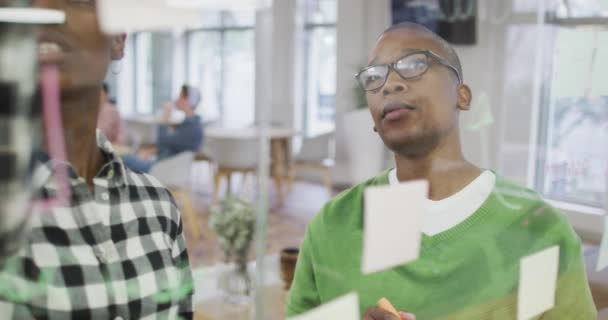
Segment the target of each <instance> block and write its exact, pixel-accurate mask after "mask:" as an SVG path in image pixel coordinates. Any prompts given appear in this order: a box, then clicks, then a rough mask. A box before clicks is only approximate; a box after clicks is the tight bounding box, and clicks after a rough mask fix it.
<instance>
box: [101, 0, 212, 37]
mask: <svg viewBox="0 0 608 320" xmlns="http://www.w3.org/2000/svg"><path fill="white" fill-rule="evenodd" d="M97 14H98V17H99V25H100V27H101V29H102V30H103V31H104V32H106V33H110V34H112V33H121V32H135V31H151V30H162V29H171V28H185V27H189V26H196V25H197V24H198V23H200V19H201V17H202V13H201V12H200V11H199V10H192V9H186V8H175V7H172V6H169V5H168V4H167V2H166V0H146V1H145V2H142V1H141V0H103V1H97Z"/></svg>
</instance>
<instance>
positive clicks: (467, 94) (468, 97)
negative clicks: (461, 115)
mask: <svg viewBox="0 0 608 320" xmlns="http://www.w3.org/2000/svg"><path fill="white" fill-rule="evenodd" d="M471 101H473V94H472V93H471V88H469V86H467V85H466V84H461V85H460V86H459V87H458V109H460V110H463V111H466V110H469V109H471Z"/></svg>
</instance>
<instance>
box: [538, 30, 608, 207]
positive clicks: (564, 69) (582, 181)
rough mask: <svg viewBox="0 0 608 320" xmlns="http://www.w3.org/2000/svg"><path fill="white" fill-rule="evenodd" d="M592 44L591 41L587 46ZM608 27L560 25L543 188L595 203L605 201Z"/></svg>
mask: <svg viewBox="0 0 608 320" xmlns="http://www.w3.org/2000/svg"><path fill="white" fill-rule="evenodd" d="M589 44H592V45H589ZM607 44H608V31H600V30H592V29H560V30H559V31H558V35H557V42H556V50H555V56H554V67H553V74H552V78H551V84H550V85H551V99H550V105H549V109H548V110H549V111H548V117H547V137H546V141H545V143H546V146H547V149H548V150H547V151H546V154H545V163H544V167H543V168H542V169H544V172H545V174H544V175H542V192H543V193H544V194H545V195H547V196H548V197H550V198H552V199H555V200H561V201H567V202H574V203H579V204H584V205H589V206H594V207H601V206H602V205H603V203H604V202H603V199H604V195H605V194H606V190H605V188H606V175H607V174H608V162H607V160H606V159H608V148H606V146H608V83H607V82H606V81H604V80H603V79H602V77H605V70H608V45H607Z"/></svg>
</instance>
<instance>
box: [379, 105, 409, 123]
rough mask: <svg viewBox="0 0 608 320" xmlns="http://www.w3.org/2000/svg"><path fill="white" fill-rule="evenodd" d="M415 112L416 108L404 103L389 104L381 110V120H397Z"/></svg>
mask: <svg viewBox="0 0 608 320" xmlns="http://www.w3.org/2000/svg"><path fill="white" fill-rule="evenodd" d="M414 110H416V107H414V106H412V105H409V104H405V103H389V104H387V105H386V106H384V109H383V110H382V119H383V120H390V121H392V120H397V119H400V118H401V117H403V116H405V115H406V114H408V113H410V112H412V111H414Z"/></svg>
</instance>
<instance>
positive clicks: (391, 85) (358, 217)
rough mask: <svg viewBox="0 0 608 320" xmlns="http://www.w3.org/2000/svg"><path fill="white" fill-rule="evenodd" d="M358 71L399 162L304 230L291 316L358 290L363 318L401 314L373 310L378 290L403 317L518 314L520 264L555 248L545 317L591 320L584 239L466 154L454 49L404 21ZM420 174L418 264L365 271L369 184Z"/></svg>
mask: <svg viewBox="0 0 608 320" xmlns="http://www.w3.org/2000/svg"><path fill="white" fill-rule="evenodd" d="M357 78H358V80H359V82H360V84H361V86H362V87H363V89H364V90H365V91H366V97H367V101H368V106H369V111H370V113H371V116H372V118H373V121H374V124H375V128H374V130H375V131H376V132H378V134H379V135H380V137H381V138H382V140H383V142H384V144H385V145H386V146H387V147H388V148H389V149H390V150H392V152H393V154H394V156H395V163H396V168H395V169H391V170H387V171H385V172H383V173H381V174H380V175H378V176H376V177H374V178H371V179H370V180H368V181H366V182H363V183H361V184H359V185H357V186H355V187H353V188H352V189H350V190H347V191H345V192H343V193H342V194H340V195H338V196H337V197H335V198H334V199H333V200H331V201H330V202H329V203H328V204H327V205H326V206H325V207H324V208H323V209H322V210H321V212H320V213H319V214H318V215H317V216H316V217H315V218H314V219H313V221H312V222H311V223H310V224H309V225H308V228H307V231H306V235H305V238H304V240H303V242H302V245H301V248H300V254H299V258H298V263H297V267H296V272H295V277H294V282H293V284H292V287H291V289H290V292H289V298H288V306H287V313H288V315H289V316H293V315H297V314H300V313H303V312H305V311H308V310H310V309H312V308H315V307H318V306H320V305H322V304H324V303H327V302H329V301H331V300H332V299H334V298H337V297H339V296H341V295H344V294H347V293H349V292H352V291H354V292H357V294H358V295H359V302H360V305H359V308H360V312H361V314H362V315H363V319H365V320H379V319H385V320H388V319H391V320H399V319H398V317H397V316H394V315H392V314H391V313H389V312H387V311H384V310H382V309H380V308H378V307H376V302H377V301H378V300H379V299H380V298H382V297H386V298H388V299H389V300H390V301H391V302H392V303H393V305H394V306H395V307H396V309H397V310H401V311H402V314H401V315H400V317H401V319H414V317H417V318H418V319H463V320H464V319H466V320H469V319H516V315H517V293H518V292H517V290H518V282H519V270H520V259H521V258H522V257H524V256H527V255H530V254H534V253H536V252H538V251H541V250H543V249H546V248H548V247H550V246H554V245H559V248H560V256H559V261H560V265H559V276H558V280H557V290H556V293H555V294H556V295H555V306H554V308H553V309H551V310H549V311H547V312H545V313H543V314H542V316H541V318H542V319H543V320H547V319H581V320H590V319H596V313H597V312H596V310H595V306H594V303H593V300H592V298H591V294H590V290H589V285H588V282H587V277H586V274H585V266H584V263H583V258H582V254H581V244H580V240H579V238H578V237H577V235H576V234H575V233H574V231H573V230H572V227H571V226H570V225H569V223H568V221H567V219H566V217H564V216H563V214H562V213H560V212H559V211H558V210H556V209H554V208H552V207H551V206H550V205H548V204H547V203H546V202H544V201H543V200H542V198H541V197H539V196H538V195H537V194H536V193H535V192H533V191H532V190H528V189H525V188H523V187H520V186H518V185H516V184H514V183H512V182H510V181H508V180H506V179H505V178H503V177H501V176H499V175H497V174H496V173H494V172H492V171H490V170H484V169H480V168H479V167H477V166H476V165H474V164H472V163H470V162H468V161H467V160H466V159H465V158H464V156H463V153H462V148H461V143H460V137H459V115H460V112H461V111H466V110H468V109H469V106H470V103H471V101H472V93H471V90H470V89H469V87H468V86H467V85H466V84H464V83H463V80H462V68H461V65H460V61H459V58H458V55H457V54H456V52H455V51H454V49H453V48H452V47H451V46H450V45H449V44H448V43H447V42H446V41H445V40H444V39H442V38H441V37H439V36H438V35H436V34H435V33H433V32H432V31H430V30H428V29H426V28H425V27H422V26H420V25H417V24H413V23H404V24H399V25H396V26H393V27H391V28H389V29H387V30H386V31H385V32H383V33H382V35H381V36H380V37H379V38H378V40H377V42H376V45H375V47H374V49H373V51H372V53H371V55H370V58H369V67H368V68H365V69H363V71H361V72H360V73H359V74H358V76H357ZM361 152H362V156H365V150H361ZM417 179H425V180H427V181H428V182H429V185H430V190H429V198H430V199H429V200H428V201H427V203H426V210H425V212H424V214H425V219H424V221H423V223H422V232H423V233H424V235H423V237H422V243H421V246H420V256H419V258H418V260H416V261H413V262H410V263H408V264H405V265H402V266H398V267H395V268H392V269H389V270H385V271H381V272H376V273H372V274H363V273H362V271H361V258H362V244H363V224H364V221H363V211H364V209H363V208H364V206H363V202H364V199H363V194H364V190H365V188H366V187H369V186H378V185H389V184H390V185H394V184H398V183H400V182H406V181H412V180H417ZM406 312H407V313H406Z"/></svg>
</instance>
